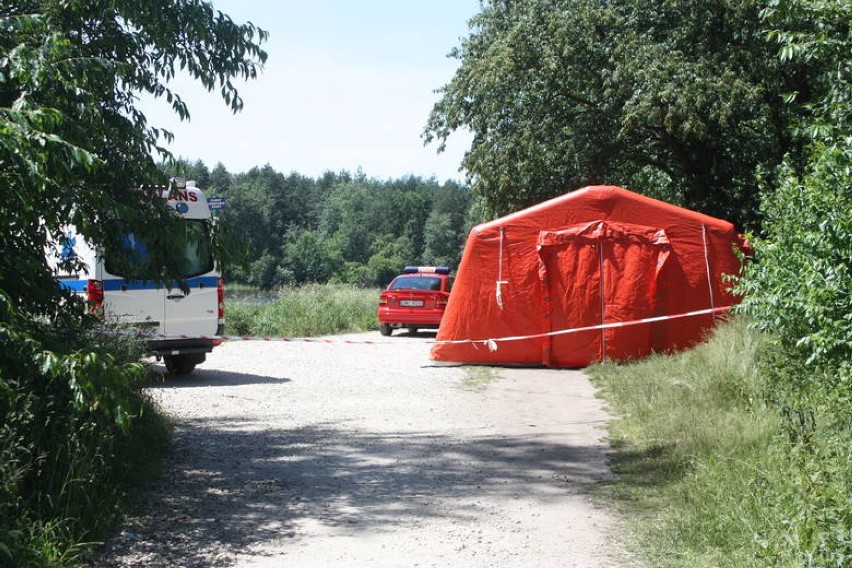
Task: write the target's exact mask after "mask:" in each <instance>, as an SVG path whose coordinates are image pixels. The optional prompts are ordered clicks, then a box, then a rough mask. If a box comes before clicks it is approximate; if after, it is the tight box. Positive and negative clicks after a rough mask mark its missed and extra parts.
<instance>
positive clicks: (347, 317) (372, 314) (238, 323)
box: [225, 284, 379, 337]
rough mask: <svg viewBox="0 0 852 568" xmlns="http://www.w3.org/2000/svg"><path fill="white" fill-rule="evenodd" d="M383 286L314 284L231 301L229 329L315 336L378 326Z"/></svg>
mask: <svg viewBox="0 0 852 568" xmlns="http://www.w3.org/2000/svg"><path fill="white" fill-rule="evenodd" d="M378 299H379V290H378V289H374V288H358V287H355V286H347V285H331V284H322V285H321V284H314V285H309V286H303V287H300V288H285V289H282V290H281V291H280V292H279V294H278V297H277V299H275V300H274V301H272V302H269V303H264V304H257V303H243V302H231V303H228V305H227V306H226V315H225V319H226V322H227V327H226V333H228V334H229V335H260V336H283V337H312V336H319V335H331V334H337V333H349V332H361V331H368V330H375V329H378V322H377V320H376V310H377V307H378Z"/></svg>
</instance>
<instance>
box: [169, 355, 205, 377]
mask: <svg viewBox="0 0 852 568" xmlns="http://www.w3.org/2000/svg"><path fill="white" fill-rule="evenodd" d="M197 361H198V359H197V357H192V356H191V355H167V356H166V357H163V362H164V363H165V364H166V372H168V373H169V374H170V375H188V374H190V373H191V372H192V371H193V370H194V369H195V365H196V364H197Z"/></svg>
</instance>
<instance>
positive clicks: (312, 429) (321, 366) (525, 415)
mask: <svg viewBox="0 0 852 568" xmlns="http://www.w3.org/2000/svg"><path fill="white" fill-rule="evenodd" d="M350 338H352V339H355V340H365V339H369V340H376V341H382V340H381V339H380V338H379V335H378V334H377V333H373V334H363V335H357V336H350ZM390 339H391V341H386V340H385V342H383V343H380V344H377V345H363V344H357V345H350V344H344V343H335V344H314V343H259V342H235V343H228V344H225V345H224V346H222V347H220V348H219V349H217V351H216V352H214V353H213V354H212V355H211V356H210V357H209V358H208V361H207V363H205V364H204V365H202V366H201V367H199V368H198V369H197V370H196V374H195V375H193V376H192V377H191V378H187V379H181V380H169V381H167V382H165V383H164V384H163V385H162V386H160V387H158V388H156V389H154V391H155V392H154V394H155V396H156V398H157V399H158V400H159V401H161V403H162V405H163V407H164V408H165V409H166V411H167V412H169V413H170V414H171V415H173V416H174V417H175V420H176V422H177V427H176V431H175V454H174V458H173V463H172V467H171V468H170V470H169V471H168V472H167V474H166V476H165V479H164V482H163V484H162V485H161V486H160V487H159V489H158V490H157V491H155V492H154V493H153V494H152V495H151V496H150V498H149V501H148V502H147V504H146V511H145V514H144V516H141V517H139V518H134V519H130V520H129V521H128V523H127V525H126V526H125V528H124V529H123V530H122V531H121V533H120V534H119V535H117V537H116V538H115V539H114V540H113V541H111V542H109V543H108V544H107V546H106V547H105V552H104V555H103V557H102V558H101V559H99V561H98V563H97V565H98V566H158V567H159V566H187V567H195V566H199V567H200V566H222V567H226V566H240V567H261V566H263V567H277V566H286V567H288V568H296V567H311V568H320V567H332V566H335V567H336V566H345V567H352V566H365V567H366V566H369V567H391V566H393V567H413V566H435V567H441V568H462V567H464V568H476V567H486V566H494V567H516V566H517V567H521V566H523V567H531V566H535V567H540V568H547V567H554V568H555V567H559V568H568V567H572V566H578V567H579V566H582V567H584V568H596V567H615V566H627V565H629V564H628V563H627V562H624V561H618V560H617V554H616V552H615V549H616V548H617V539H616V538H614V535H613V521H612V518H611V517H610V516H609V515H608V514H607V512H606V511H604V510H602V509H600V508H599V507H596V506H594V505H593V504H592V503H591V501H590V498H589V490H590V489H592V488H593V487H594V486H595V485H596V484H599V483H601V482H603V481H606V480H607V479H608V478H609V472H608V470H607V467H606V463H605V454H606V451H607V448H606V445H605V444H604V443H603V442H602V441H601V437H602V436H603V433H604V431H603V427H604V422H605V420H606V418H607V417H606V415H605V414H604V412H603V411H602V408H601V404H600V402H599V401H598V400H597V399H595V397H594V393H593V389H592V387H591V385H590V384H589V382H588V380H587V379H586V378H585V376H584V375H583V374H582V373H580V372H577V371H553V370H532V369H488V368H484V367H474V368H460V367H438V366H434V365H433V364H432V363H431V362H430V361H429V358H428V349H429V342H430V341H431V340H434V335H428V334H421V335H419V336H416V337H412V336H408V335H406V334H405V333H402V334H399V335H398V336H396V335H395V336H394V337H392V338H390Z"/></svg>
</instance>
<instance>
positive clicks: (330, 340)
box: [115, 306, 731, 351]
mask: <svg viewBox="0 0 852 568" xmlns="http://www.w3.org/2000/svg"><path fill="white" fill-rule="evenodd" d="M730 309H731V306H723V307H719V308H708V309H706V310H695V311H691V312H683V313H680V314H674V315H666V316H656V317H651V318H643V319H638V320H631V321H619V322H612V323H603V324H597V325H589V326H585V327H574V328H571V329H562V330H557V331H548V332H545V333H536V334H532V335H516V336H509V337H499V338H489V339H452V340H440V341H439V340H433V341H428V342H427V343H435V344H471V345H473V346H474V347H475V346H476V345H479V344H481V345H484V346H486V347H488V349H490V350H491V351H496V350H497V345H498V343H500V342H504V341H524V340H528V339H541V338H544V337H554V336H559V335H568V334H571V333H581V332H584V331H598V330H603V329H615V328H620V327H628V326H634V325H640V324H647V323H655V322H661V321H666V320H673V319H681V318H688V317H695V316H701V315H710V314H716V313H720V312H726V311H728V310H730ZM115 333H117V334H119V335H132V336H134V337H144V338H147V339H163V340H169V339H209V340H219V341H222V342H225V341H281V342H285V343H325V344H335V343H343V344H349V345H380V344H386V343H391V342H392V341H391V340H379V341H373V340H364V339H358V340H355V339H346V338H340V337H261V336H255V335H182V334H147V333H134V332H115Z"/></svg>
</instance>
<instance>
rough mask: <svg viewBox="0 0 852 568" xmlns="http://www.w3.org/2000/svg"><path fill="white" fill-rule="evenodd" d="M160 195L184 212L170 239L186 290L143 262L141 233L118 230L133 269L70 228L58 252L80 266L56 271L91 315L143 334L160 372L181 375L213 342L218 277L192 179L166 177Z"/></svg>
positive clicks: (204, 208) (219, 319) (220, 299)
mask: <svg viewBox="0 0 852 568" xmlns="http://www.w3.org/2000/svg"><path fill="white" fill-rule="evenodd" d="M162 196H163V197H164V198H165V199H167V200H168V203H169V206H170V207H172V208H173V209H174V210H175V211H176V212H177V213H178V214H180V216H181V217H182V218H183V220H184V224H183V226H184V231H183V238H182V239H181V240H180V242H179V243H176V246H178V247H180V250H181V251H182V252H183V255H182V262H181V264H180V266H179V267H178V273H179V276H180V277H181V278H182V279H183V280H184V281H185V282H186V285H187V287H188V289H189V292H188V293H185V292H183V291H182V290H181V289H180V287H179V286H178V284H177V282H175V283H173V284H172V285H171V287H169V286H166V285H163V284H161V283H159V282H158V280H162V277H161V276H160V274H158V272H159V271H158V270H156V269H155V268H153V267H150V266H147V265H146V264H145V262H144V260H145V258H146V250H147V246H146V243H145V242H144V239H142V238H139V237H137V236H135V235H133V234H128V235H125V238H124V241H125V245H126V246H127V247H128V249H130V250H132V251H133V252H134V260H133V263H132V264H133V266H134V268H133V274H124V273H123V272H122V270H121V268H119V267H118V264H119V263H117V262H116V259H115V256H114V255H115V254H121V253H118V252H116V251H103V250H98V249H94V248H92V247H91V246H90V245H89V243H87V242H85V241H84V240H83V239H82V238H81V237H80V236H79V235H77V234H76V233H75V231H74V230H73V229H71V230H70V231H69V232H68V234H67V235H66V242H65V244H64V246H63V247H62V250H61V251H60V257H63V258H66V257H67V255H73V256H75V257H77V258H78V259H79V260H82V261H83V263H84V266H85V267H84V268H83V269H82V270H81V272H80V273H76V274H61V273H60V274H58V275H57V276H58V278H59V281H60V284H61V285H62V286H65V287H66V288H69V289H71V290H73V291H75V292H77V293H79V294H81V295H82V296H83V297H84V298H85V299H86V301H87V303H88V306H89V311H90V313H92V314H93V315H96V316H99V317H101V318H103V319H104V321H105V322H107V323H108V324H114V325H116V326H118V327H119V328H129V329H132V330H136V331H140V332H142V333H144V334H146V335H149V336H150V339H149V340H147V347H148V350H149V352H150V353H151V354H152V355H154V356H156V358H157V359H158V360H160V359H162V360H163V361H164V363H165V366H166V370H167V371H168V372H170V373H174V374H181V375H185V374H189V373H191V372H192V370H193V369H194V368H195V366H196V365H197V364H199V363H202V362H204V360H205V358H206V356H207V353H209V352H211V351H212V350H213V347H215V346H216V345H218V344H219V343H221V339H220V338H219V337H218V336H221V335H222V333H223V329H224V323H225V315H224V311H225V301H224V290H223V281H222V276H221V274H220V272H219V268H218V266H217V262H216V259H215V258H214V256H213V246H212V239H211V231H212V228H213V221H212V217H211V214H210V209H209V207H208V204H207V199H206V198H205V196H204V193H203V192H202V191H201V190H200V189H199V188H197V187H195V183H194V182H191V181H189V182H187V181H183V180H173V184H172V189H171V190H169V189H166V190H163V191H162ZM123 264H124V265H126V264H127V263H126V262H125V263H123Z"/></svg>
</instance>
